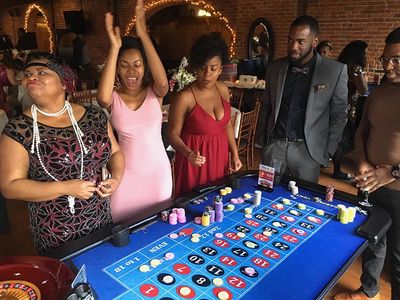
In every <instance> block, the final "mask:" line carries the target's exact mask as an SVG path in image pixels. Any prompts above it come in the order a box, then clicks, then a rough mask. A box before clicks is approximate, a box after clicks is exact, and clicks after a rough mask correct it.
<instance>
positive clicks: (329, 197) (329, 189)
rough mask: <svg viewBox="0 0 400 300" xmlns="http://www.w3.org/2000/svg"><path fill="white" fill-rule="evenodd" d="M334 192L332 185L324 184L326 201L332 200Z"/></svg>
mask: <svg viewBox="0 0 400 300" xmlns="http://www.w3.org/2000/svg"><path fill="white" fill-rule="evenodd" d="M334 193H335V188H334V187H333V186H332V185H327V186H326V194H325V200H326V201H328V202H333V195H334Z"/></svg>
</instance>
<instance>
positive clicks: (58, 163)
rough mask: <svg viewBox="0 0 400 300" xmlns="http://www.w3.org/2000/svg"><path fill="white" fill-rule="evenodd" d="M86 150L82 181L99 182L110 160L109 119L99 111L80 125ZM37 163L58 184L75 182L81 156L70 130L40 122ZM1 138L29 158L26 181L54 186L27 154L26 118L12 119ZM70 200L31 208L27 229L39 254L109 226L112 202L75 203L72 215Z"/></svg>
mask: <svg viewBox="0 0 400 300" xmlns="http://www.w3.org/2000/svg"><path fill="white" fill-rule="evenodd" d="M78 125H79V127H80V129H81V130H82V132H83V133H84V136H83V138H82V139H83V142H84V144H85V146H86V147H87V149H88V154H85V155H84V159H83V163H84V170H83V180H90V181H94V182H96V183H99V182H100V181H101V167H102V166H103V165H105V164H106V163H107V161H108V160H109V158H110V156H111V142H110V140H109V138H108V133H107V117H106V116H105V114H104V113H103V112H102V111H101V110H100V109H99V108H97V107H87V108H86V112H85V114H84V115H83V116H82V118H81V119H80V120H79V121H78ZM38 127H39V134H40V141H41V142H40V144H39V151H40V157H41V159H42V161H43V163H44V165H45V167H46V169H47V170H48V171H49V173H50V174H52V175H53V176H54V177H55V178H57V180H59V181H65V180H72V179H79V178H80V173H81V155H82V150H81V149H80V146H79V144H78V140H77V138H76V135H75V132H74V129H73V128H72V126H70V127H66V128H55V127H50V126H46V125H44V124H41V123H39V122H38ZM3 133H4V134H6V135H7V136H9V137H10V138H12V139H14V140H15V141H17V142H18V143H20V144H21V145H23V146H24V147H25V149H26V151H27V152H28V154H29V172H28V179H32V180H36V181H41V182H48V181H53V179H52V178H50V177H49V176H48V175H47V174H46V172H45V171H44V169H43V168H42V166H41V164H40V162H39V159H38V156H37V154H36V153H35V154H32V153H31V145H32V135H33V120H32V119H31V118H30V117H28V116H25V115H20V116H18V117H16V118H14V119H11V120H10V121H9V122H8V123H7V125H6V127H5V128H4V131H3ZM67 197H68V195H64V196H61V197H59V198H57V199H54V200H50V201H43V202H29V204H28V207H29V213H30V227H31V230H32V236H33V242H34V245H35V247H36V248H37V249H38V250H39V252H41V253H43V252H45V251H47V250H50V249H54V248H58V247H60V246H61V245H63V244H64V243H66V242H69V241H72V240H75V239H78V238H80V237H82V236H84V235H87V234H89V233H92V232H94V231H97V230H99V229H101V228H103V227H105V226H107V225H108V224H110V223H111V222H112V218H111V209H110V200H109V198H101V197H100V196H99V195H98V194H97V193H94V195H93V196H92V197H91V198H90V199H88V200H84V199H78V198H76V199H75V214H72V213H71V212H70V209H69V206H68V200H67Z"/></svg>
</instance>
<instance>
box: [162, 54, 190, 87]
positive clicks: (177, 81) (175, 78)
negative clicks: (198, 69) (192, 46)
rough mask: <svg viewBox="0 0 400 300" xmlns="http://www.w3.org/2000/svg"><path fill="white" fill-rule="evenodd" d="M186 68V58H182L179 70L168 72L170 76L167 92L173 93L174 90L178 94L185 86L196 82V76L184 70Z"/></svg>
mask: <svg viewBox="0 0 400 300" xmlns="http://www.w3.org/2000/svg"><path fill="white" fill-rule="evenodd" d="M187 66H188V61H187V59H186V57H183V58H182V60H181V64H180V65H179V68H175V69H170V70H168V74H171V79H170V80H169V90H170V91H171V92H173V91H174V90H176V91H177V92H179V91H180V90H182V89H183V88H184V87H185V86H187V85H188V84H190V83H192V82H193V81H195V80H196V76H195V75H193V74H192V73H190V72H189V71H188V70H186V67H187Z"/></svg>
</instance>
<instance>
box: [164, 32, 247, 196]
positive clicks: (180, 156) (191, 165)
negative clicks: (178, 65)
mask: <svg viewBox="0 0 400 300" xmlns="http://www.w3.org/2000/svg"><path fill="white" fill-rule="evenodd" d="M227 56H228V48H227V46H226V44H225V42H224V40H223V39H222V38H221V37H220V36H218V35H215V34H206V35H203V36H201V37H200V38H199V39H198V40H197V41H196V43H195V44H194V45H193V47H192V50H191V54H190V66H191V67H192V69H193V70H194V71H195V73H196V77H197V80H196V81H194V82H193V83H192V84H191V85H190V86H188V87H187V88H185V89H184V90H182V91H181V92H179V93H178V94H177V96H176V97H175V99H174V100H173V101H172V103H171V107H170V112H169V121H168V127H169V128H168V130H169V141H170V143H171V145H172V146H173V147H174V149H175V150H176V160H175V195H180V194H183V193H185V192H188V191H190V190H191V189H192V188H193V187H194V186H197V185H201V184H208V183H210V182H213V181H215V180H217V179H219V178H222V177H224V176H225V175H227V174H228V172H229V165H228V164H229V159H228V154H229V151H230V152H231V160H232V166H231V171H232V172H236V171H238V170H239V169H240V168H241V167H242V163H241V161H240V159H239V156H238V151H237V147H236V142H235V137H234V133H233V128H232V125H231V124H230V122H229V121H230V111H231V107H230V104H229V91H228V88H227V87H226V85H225V84H223V83H221V82H218V76H219V75H220V74H221V71H222V65H223V64H224V63H225V62H226V61H227Z"/></svg>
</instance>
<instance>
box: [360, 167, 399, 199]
mask: <svg viewBox="0 0 400 300" xmlns="http://www.w3.org/2000/svg"><path fill="white" fill-rule="evenodd" d="M356 180H357V184H356V185H357V187H358V188H359V189H361V190H366V191H368V192H370V193H372V192H373V191H375V190H377V189H378V188H380V187H382V186H384V185H387V184H389V183H391V182H393V181H395V180H396V179H395V178H394V177H393V176H392V166H390V165H379V166H377V167H376V168H374V169H372V170H369V171H366V172H363V173H361V174H359V175H357V176H356Z"/></svg>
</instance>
